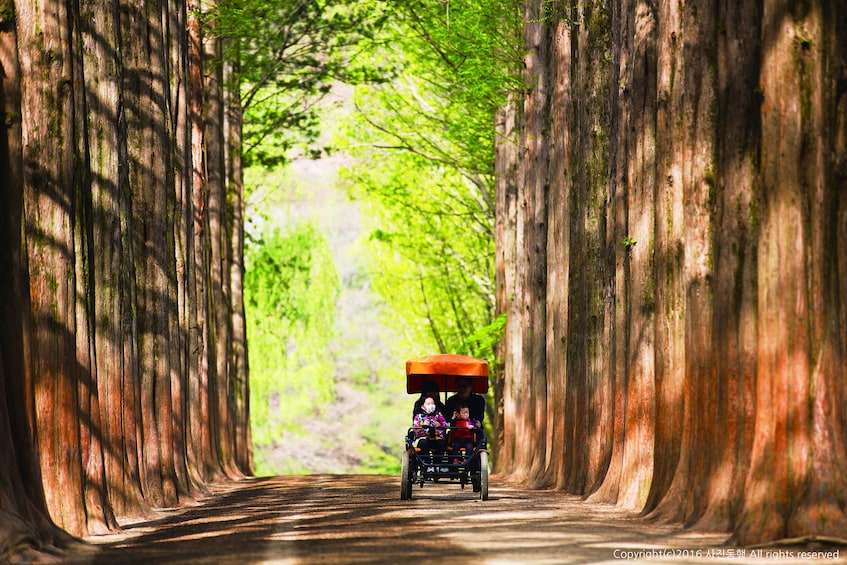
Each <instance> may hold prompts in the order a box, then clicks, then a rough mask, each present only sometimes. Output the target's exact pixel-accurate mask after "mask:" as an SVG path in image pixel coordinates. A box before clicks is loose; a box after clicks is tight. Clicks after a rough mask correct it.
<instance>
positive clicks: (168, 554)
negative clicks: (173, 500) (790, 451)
mask: <svg viewBox="0 0 847 565" xmlns="http://www.w3.org/2000/svg"><path fill="white" fill-rule="evenodd" d="M399 492H400V489H399V479H398V478H396V477H384V476H364V475H357V476H330V475H317V476H315V475H313V476H302V477H300V476H294V477H273V478H259V479H249V480H245V481H241V482H239V483H237V484H228V485H220V486H216V487H214V489H213V492H212V493H210V495H209V496H208V497H206V498H205V499H204V500H202V501H200V503H199V504H198V505H197V506H194V507H191V508H183V509H180V510H175V511H168V512H163V513H161V514H160V517H159V518H157V519H155V520H152V521H147V522H143V523H139V524H135V525H131V526H128V527H127V528H126V530H125V531H124V532H123V533H121V534H120V535H112V536H102V537H97V538H91V539H90V540H89V541H90V542H92V544H94V547H95V549H93V550H89V551H86V552H82V553H78V554H76V555H75V556H73V557H72V558H70V557H66V558H65V559H63V560H62V561H61V562H62V563H69V564H73V565H120V564H129V565H136V564H137V565H153V564H155V565H160V564H189V563H190V564H209V565H213V564H214V565H229V564H239V565H241V564H251V563H266V564H280V565H282V564H291V565H310V564H317V563H326V564H363V563H392V564H393V563H403V564H405V563H411V562H417V563H422V562H427V563H430V564H432V563H438V564H448V565H461V564H465V563H473V564H490V565H499V564H513V563H519V564H520V563H526V564H560V563H620V564H630V563H697V564H703V565H705V564H720V565H731V564H739V563H759V564H761V563H792V564H795V563H808V562H810V561H809V560H808V559H800V558H799V557H797V556H796V555H790V556H789V555H787V554H786V555H783V556H782V558H780V556H779V555H778V554H775V553H770V554H764V555H763V556H762V557H758V556H755V557H754V556H751V554H750V550H746V552H745V556H744V558H739V557H738V551H739V550H738V549H736V548H731V547H721V544H722V543H723V541H724V539H725V538H726V535H725V534H722V533H702V532H700V533H697V532H689V531H684V530H682V529H680V528H678V527H672V526H665V525H657V524H651V523H648V522H645V521H644V520H641V519H639V518H637V517H636V516H634V515H633V514H630V513H626V512H623V511H621V510H619V509H615V508H613V507H608V506H602V505H594V504H587V503H584V502H581V501H580V500H579V499H578V498H576V497H572V496H567V495H564V494H562V493H559V492H551V491H526V490H522V489H519V488H516V487H514V486H509V485H507V484H504V483H502V482H499V481H498V479H497V477H496V476H494V477H492V481H491V489H490V499H489V500H488V501H485V502H482V501H480V500H478V498H477V497H476V496H475V495H474V494H473V492H471V489H470V488H467V489H465V490H462V489H460V488H459V486H458V485H449V484H427V485H426V486H425V487H424V488H423V489H420V488H418V487H415V490H414V492H413V496H414V499H413V500H410V501H401V500H400V498H399ZM730 550H732V555H730V553H729V552H730ZM664 551H667V552H668V555H667V556H663V555H660V554H659V552H664ZM698 551H699V554H698V553H697V552H698ZM718 551H720V552H721V553H718ZM771 551H776V549H773V550H771ZM840 553H841V554H847V552H845V551H841V552H840ZM844 562H845V560H844V559H840V560H835V559H831V558H830V559H821V560H819V561H817V563H821V564H823V563H844Z"/></svg>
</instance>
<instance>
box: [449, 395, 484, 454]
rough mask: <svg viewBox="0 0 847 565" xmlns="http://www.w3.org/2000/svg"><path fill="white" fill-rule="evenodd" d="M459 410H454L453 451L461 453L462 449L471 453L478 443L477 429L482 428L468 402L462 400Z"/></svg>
mask: <svg viewBox="0 0 847 565" xmlns="http://www.w3.org/2000/svg"><path fill="white" fill-rule="evenodd" d="M457 408H458V409H457V410H456V411H455V412H453V421H452V427H453V453H454V454H456V453H459V452H460V450H461V449H464V450H465V453H470V452H471V449H472V448H473V446H474V445H475V443H476V439H477V437H476V433H477V432H476V430H479V429H480V428H482V424H480V423H479V421H478V420H472V419H471V414H470V408H469V407H468V405H467V403H464V402H460V403H459V404H458V406H457Z"/></svg>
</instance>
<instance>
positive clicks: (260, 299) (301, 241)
mask: <svg viewBox="0 0 847 565" xmlns="http://www.w3.org/2000/svg"><path fill="white" fill-rule="evenodd" d="M340 284H341V282H340V279H339V277H338V273H337V271H336V270H335V265H334V263H333V260H332V255H331V251H330V249H329V245H328V243H327V241H326V238H324V237H323V236H322V235H321V234H320V233H319V232H318V231H317V230H316V229H315V228H314V227H313V226H311V225H309V224H301V225H298V226H296V227H294V228H292V229H291V230H290V231H289V232H287V233H283V232H280V231H278V230H277V231H274V232H273V233H272V234H270V235H269V236H268V237H267V238H264V239H260V240H259V241H256V242H254V243H253V244H252V245H251V246H250V247H249V248H248V253H247V272H246V276H245V280H244V286H245V297H246V310H247V336H248V340H249V344H250V353H251V389H250V390H251V409H252V418H251V421H252V429H253V441H254V444H255V446H256V464H257V472H258V473H259V474H264V473H266V472H267V471H269V470H270V469H268V466H267V462H266V461H264V460H263V457H262V454H263V449H264V448H266V447H269V446H271V445H272V444H273V443H274V442H275V441H277V440H278V439H279V438H280V437H282V435H283V431H284V430H285V431H287V433H289V434H295V435H296V434H306V433H308V429H307V428H308V422H309V421H310V420H311V419H312V418H315V417H320V415H321V409H322V407H324V406H326V405H328V404H329V403H330V402H331V401H332V399H333V395H334V381H333V376H334V374H335V370H334V366H333V362H332V358H331V356H329V355H327V354H326V350H327V349H328V344H329V342H330V340H331V339H332V337H333V335H335V305H336V300H337V298H338V293H339V289H340Z"/></svg>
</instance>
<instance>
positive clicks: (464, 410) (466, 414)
mask: <svg viewBox="0 0 847 565" xmlns="http://www.w3.org/2000/svg"><path fill="white" fill-rule="evenodd" d="M456 412H457V413H458V414H459V420H470V419H471V409H470V408H468V407H467V405H465V406H459V409H458V410H457V411H456Z"/></svg>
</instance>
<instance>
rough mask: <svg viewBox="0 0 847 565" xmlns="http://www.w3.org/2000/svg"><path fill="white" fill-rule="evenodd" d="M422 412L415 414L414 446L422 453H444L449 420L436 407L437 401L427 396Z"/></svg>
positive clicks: (413, 423)
mask: <svg viewBox="0 0 847 565" xmlns="http://www.w3.org/2000/svg"><path fill="white" fill-rule="evenodd" d="M421 408H422V411H421V412H419V413H417V414H415V417H414V419H413V420H412V427H414V428H416V429H415V436H416V439H415V441H414V446H415V447H416V448H417V449H419V450H420V451H427V450H435V451H441V452H443V451H444V449H445V448H446V447H447V442H446V441H445V439H444V431H445V430H446V429H447V419H446V418H445V417H444V414H442V413H441V412H439V411H438V410H437V409H436V407H435V399H433V397H431V396H427V397H426V398H425V399H424V401H423V404H422V405H421Z"/></svg>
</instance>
